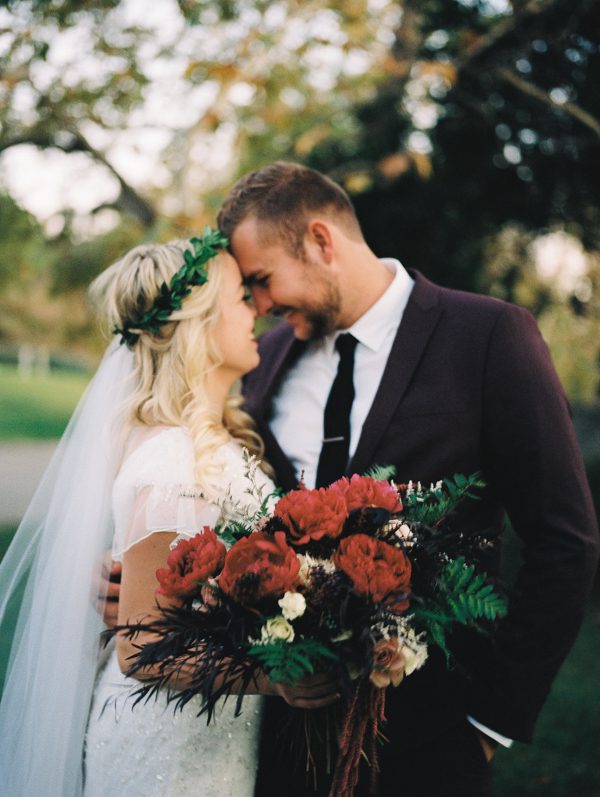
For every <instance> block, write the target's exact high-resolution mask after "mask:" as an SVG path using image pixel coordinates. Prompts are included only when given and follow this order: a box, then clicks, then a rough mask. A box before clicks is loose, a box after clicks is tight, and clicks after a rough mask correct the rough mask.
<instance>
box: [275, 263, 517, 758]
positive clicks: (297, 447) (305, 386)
mask: <svg viewBox="0 0 600 797" xmlns="http://www.w3.org/2000/svg"><path fill="white" fill-rule="evenodd" d="M381 262H382V263H383V264H384V265H385V266H386V268H388V269H389V270H390V271H391V272H392V273H393V275H394V278H393V280H392V282H391V283H390V285H389V286H388V288H387V289H386V291H385V292H384V293H383V294H382V296H380V297H379V299H378V300H377V301H376V302H375V304H373V305H372V306H371V307H370V308H369V309H368V310H367V312H366V313H364V314H363V315H362V316H361V317H360V318H359V319H358V320H357V321H355V323H354V324H352V326H351V327H349V328H348V329H342V330H336V331H335V332H334V333H332V334H331V335H327V336H326V337H325V338H324V339H322V340H319V341H314V342H312V343H310V344H309V345H308V346H307V348H306V351H305V352H304V353H303V355H302V357H300V359H299V360H298V361H297V362H296V363H295V364H294V365H293V366H292V367H291V368H290V369H289V371H288V372H287V373H286V375H285V379H284V381H283V384H282V386H281V388H280V390H279V392H278V393H277V395H276V396H275V397H274V399H273V405H272V415H271V422H270V426H271V429H272V431H273V433H274V435H275V437H276V439H277V440H279V441H280V443H281V442H282V441H284V446H283V448H284V451H285V454H286V456H287V458H288V459H289V460H290V462H291V463H292V465H293V466H294V468H295V470H296V473H297V474H298V475H300V474H303V480H304V484H305V485H306V486H307V487H309V488H311V487H314V486H315V481H316V476H317V465H318V462H319V455H320V453H321V446H322V444H323V415H324V412H325V405H326V404H327V398H328V396H329V391H330V390H331V386H332V384H333V380H334V379H335V376H336V373H337V368H338V364H339V360H340V355H339V354H338V352H337V350H336V348H335V340H336V338H337V337H338V335H341V334H343V333H344V332H350V333H351V334H352V335H354V337H355V338H356V339H357V340H358V345H357V346H356V352H355V355H354V393H355V395H354V402H353V404H352V410H351V413H350V458H352V456H353V455H354V452H355V451H356V447H357V445H358V441H359V438H360V434H361V432H362V427H363V424H364V422H365V420H366V418H367V415H368V413H369V409H370V407H371V405H372V404H373V400H374V398H375V394H376V393H377V388H378V387H379V383H380V382H381V378H382V376H383V371H384V369H385V365H386V363H387V360H388V357H389V356H390V351H391V349H392V344H393V342H394V339H395V337H396V332H397V331H398V327H399V326H400V322H401V321H402V315H403V313H404V310H405V308H406V305H407V303H408V300H409V298H410V294H411V291H412V289H413V285H414V280H413V279H412V278H411V277H410V275H409V274H408V272H407V271H406V269H405V268H404V266H402V264H401V263H400V261H398V260H394V259H392V258H382V260H381ZM467 719H468V720H469V722H471V724H472V725H474V726H475V727H476V728H478V729H479V730H480V731H482V732H483V733H485V734H486V735H487V736H489V737H490V738H492V739H494V741H496V742H498V743H499V744H502V745H504V746H505V747H510V746H511V744H512V740H511V739H508V738H507V737H506V736H502V735H501V734H499V733H496V732H495V731H493V730H491V729H489V728H487V727H486V726H485V725H482V724H481V723H480V722H477V720H475V719H474V718H473V717H470V716H469V717H467Z"/></svg>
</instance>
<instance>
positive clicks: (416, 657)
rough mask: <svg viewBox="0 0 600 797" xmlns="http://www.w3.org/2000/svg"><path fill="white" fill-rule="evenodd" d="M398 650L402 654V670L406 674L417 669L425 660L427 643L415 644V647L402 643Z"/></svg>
mask: <svg viewBox="0 0 600 797" xmlns="http://www.w3.org/2000/svg"><path fill="white" fill-rule="evenodd" d="M400 652H401V653H402V655H403V656H404V672H405V673H406V675H410V674H411V673H413V672H414V671H415V670H418V669H419V667H422V666H423V665H424V664H425V662H426V661H427V645H417V646H416V647H415V648H409V647H408V646H407V645H403V646H402V649H401V651H400Z"/></svg>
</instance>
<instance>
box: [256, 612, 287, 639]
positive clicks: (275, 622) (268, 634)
mask: <svg viewBox="0 0 600 797" xmlns="http://www.w3.org/2000/svg"><path fill="white" fill-rule="evenodd" d="M260 638H261V642H293V641H294V628H293V626H292V624H291V623H289V622H288V621H287V620H286V619H285V617H282V616H281V615H279V616H278V617H270V618H269V619H268V620H267V622H266V623H265V624H264V625H263V627H262V628H261V629H260Z"/></svg>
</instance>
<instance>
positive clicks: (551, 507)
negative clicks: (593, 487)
mask: <svg viewBox="0 0 600 797" xmlns="http://www.w3.org/2000/svg"><path fill="white" fill-rule="evenodd" d="M483 445H484V463H485V476H486V479H487V481H488V483H489V485H490V488H491V489H492V490H494V491H495V492H496V493H497V494H498V496H499V498H500V499H501V501H502V503H503V504H504V506H505V507H506V510H507V512H508V515H509V517H510V520H511V522H512V524H513V527H514V529H515V531H516V533H517V534H518V536H519V537H520V538H521V540H522V542H523V557H522V562H523V563H522V566H521V568H520V571H519V574H518V577H517V580H516V584H515V587H514V590H513V593H512V596H511V600H510V605H509V613H508V615H507V617H506V619H505V620H504V621H503V622H502V623H501V624H500V626H499V630H498V634H497V636H496V639H495V647H494V650H493V653H492V655H491V656H490V657H489V659H488V660H487V661H486V662H485V663H483V665H482V666H480V668H479V669H478V672H477V674H476V677H475V680H474V685H473V691H472V693H471V696H470V704H469V713H470V715H471V716H472V717H474V718H475V719H476V720H477V721H478V722H480V723H482V724H483V725H485V726H487V727H488V728H491V729H493V730H494V731H496V732H499V733H501V734H503V735H506V736H507V737H510V738H515V739H519V740H522V741H530V740H531V737H532V734H533V727H534V723H535V720H536V718H537V715H538V713H539V711H540V709H541V707H542V705H543V703H544V701H545V699H546V696H547V694H548V692H549V689H550V685H551V683H552V680H553V678H554V676H555V675H556V672H557V670H558V668H559V667H560V665H561V663H562V661H563V660H564V658H565V656H566V655H567V653H568V651H569V649H570V647H571V645H572V644H573V641H574V639H575V637H576V634H577V631H578V629H579V626H580V624H581V620H582V617H583V612H584V607H585V605H586V602H587V599H588V596H589V592H590V589H591V586H592V583H593V579H594V575H595V572H596V567H597V562H598V553H599V536H598V528H597V523H596V520H595V514H594V509H593V505H592V500H591V496H590V492H589V488H588V485H587V480H586V476H585V471H584V468H583V462H582V458H581V454H580V451H579V447H578V443H577V440H576V438H575V433H574V430H573V426H572V423H571V419H570V413H569V407H568V403H567V400H566V398H565V395H564V392H563V390H562V387H561V385H560V383H559V380H558V378H557V376H556V373H555V371H554V368H553V366H552V363H551V360H550V356H549V353H548V349H547V347H546V345H545V343H544V341H543V340H542V337H541V335H540V333H539V331H538V329H537V326H536V324H535V322H534V321H533V318H532V317H531V316H530V314H529V313H527V312H526V311H524V310H521V309H520V308H516V307H510V306H507V308H506V310H505V311H503V313H501V315H500V317H499V319H498V321H497V323H496V326H495V328H494V330H493V333H492V336H491V339H490V343H489V353H488V362H487V370H486V376H485V384H484V425H483Z"/></svg>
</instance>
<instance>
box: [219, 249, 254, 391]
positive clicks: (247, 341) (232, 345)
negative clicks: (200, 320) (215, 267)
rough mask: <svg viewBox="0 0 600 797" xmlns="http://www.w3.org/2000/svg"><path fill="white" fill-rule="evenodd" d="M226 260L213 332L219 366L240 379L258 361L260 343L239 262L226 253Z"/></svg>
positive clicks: (252, 308)
mask: <svg viewBox="0 0 600 797" xmlns="http://www.w3.org/2000/svg"><path fill="white" fill-rule="evenodd" d="M224 261H225V262H224V264H223V269H224V273H223V283H222V289H221V295H220V309H221V315H220V318H219V320H218V321H217V323H216V325H215V327H214V332H213V334H214V340H215V343H216V345H217V346H218V349H219V352H220V354H221V358H222V362H221V364H220V366H219V369H220V370H221V369H223V370H224V371H227V372H228V373H229V374H230V375H231V376H232V377H233V378H234V379H237V378H239V377H240V376H243V375H244V374H246V373H248V371H251V370H252V369H253V368H256V366H257V365H258V363H259V359H260V358H259V356H258V343H257V342H256V339H255V337H254V323H255V321H256V310H255V309H254V307H253V305H252V304H251V303H250V298H251V297H250V293H249V291H248V290H247V289H246V288H245V287H244V285H243V284H242V275H241V274H240V271H239V269H238V266H237V263H236V262H235V260H234V259H233V257H231V255H229V254H225V255H224Z"/></svg>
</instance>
